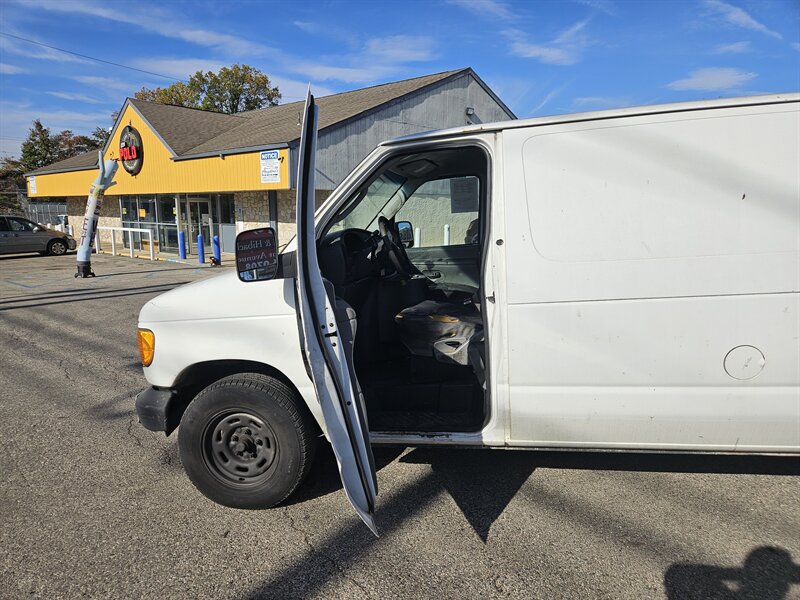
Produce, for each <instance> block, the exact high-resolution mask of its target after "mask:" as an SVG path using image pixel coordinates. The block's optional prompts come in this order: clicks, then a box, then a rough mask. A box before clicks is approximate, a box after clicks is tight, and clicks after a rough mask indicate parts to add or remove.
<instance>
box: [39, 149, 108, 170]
mask: <svg viewBox="0 0 800 600" xmlns="http://www.w3.org/2000/svg"><path fill="white" fill-rule="evenodd" d="M95 167H97V150H92V151H90V152H85V153H83V154H78V155H77V156H72V157H70V158H65V159H64V160H60V161H58V162H56V163H53V164H50V165H47V166H46V167H39V168H38V169H36V170H35V171H31V172H30V173H26V175H39V174H40V173H61V172H69V171H83V170H85V169H94V168H95Z"/></svg>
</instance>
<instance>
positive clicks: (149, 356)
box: [137, 329, 156, 367]
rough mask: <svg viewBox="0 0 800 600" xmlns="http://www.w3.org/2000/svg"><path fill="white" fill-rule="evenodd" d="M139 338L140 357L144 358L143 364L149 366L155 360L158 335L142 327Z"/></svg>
mask: <svg viewBox="0 0 800 600" xmlns="http://www.w3.org/2000/svg"><path fill="white" fill-rule="evenodd" d="M137 333H138V335H137V338H138V341H139V357H140V358H141V359H142V366H143V367H149V366H150V363H151V362H153V354H155V352H156V335H155V334H154V333H153V332H152V331H150V330H149V329H140V330H139V331H138V332H137Z"/></svg>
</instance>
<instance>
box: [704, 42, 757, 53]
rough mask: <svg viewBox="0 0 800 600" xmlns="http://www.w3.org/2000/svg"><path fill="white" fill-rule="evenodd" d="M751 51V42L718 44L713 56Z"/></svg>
mask: <svg viewBox="0 0 800 600" xmlns="http://www.w3.org/2000/svg"><path fill="white" fill-rule="evenodd" d="M751 50H752V48H751V47H750V42H734V43H732V44H718V45H716V46H714V50H712V54H743V53H745V52H750V51H751Z"/></svg>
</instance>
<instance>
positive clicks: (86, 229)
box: [75, 152, 117, 278]
mask: <svg viewBox="0 0 800 600" xmlns="http://www.w3.org/2000/svg"><path fill="white" fill-rule="evenodd" d="M97 162H98V164H99V165H100V173H98V174H97V178H96V179H95V180H94V183H92V187H90V188H89V198H88V199H87V200H86V214H85V215H84V217H83V226H82V227H81V239H80V242H79V243H78V272H77V273H75V277H83V278H86V277H94V272H93V271H92V247H93V246H94V236H95V233H96V232H97V222H98V220H99V219H100V209H101V208H102V206H103V196H104V195H105V193H106V190H107V189H108V188H110V187H111V186H112V185H114V182H113V179H114V175H115V174H116V173H117V161H115V160H107V161H103V153H102V152H98V153H97Z"/></svg>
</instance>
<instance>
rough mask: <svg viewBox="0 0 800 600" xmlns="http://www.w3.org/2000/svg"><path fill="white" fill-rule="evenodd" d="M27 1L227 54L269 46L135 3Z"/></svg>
mask: <svg viewBox="0 0 800 600" xmlns="http://www.w3.org/2000/svg"><path fill="white" fill-rule="evenodd" d="M27 5H28V6H34V7H36V8H40V9H43V10H47V11H51V12H61V13H69V14H73V15H74V14H81V15H87V16H90V17H96V18H99V19H106V20H108V21H113V22H116V23H125V24H126V25H133V26H135V27H139V28H141V29H144V30H146V31H150V32H152V33H157V34H158V35H161V36H164V37H168V38H173V39H179V40H184V41H186V42H190V43H193V44H197V45H200V46H205V47H209V48H214V49H216V50H219V51H220V52H224V53H226V54H228V55H247V56H253V55H264V54H266V53H268V52H269V51H270V50H271V48H269V47H268V46H265V45H264V44H259V43H256V42H250V41H248V40H245V39H243V38H241V37H240V36H236V35H230V34H227V33H220V32H217V31H211V30H208V29H198V28H196V27H194V26H193V25H192V24H191V23H190V22H188V21H186V20H185V19H183V18H182V17H183V15H181V14H178V13H174V12H170V11H166V10H164V9H160V8H158V7H153V6H149V7H147V8H146V9H135V8H134V6H135V5H128V6H126V9H125V10H119V7H114V6H106V5H103V4H95V3H93V2H87V1H85V0H71V1H70V2H63V1H62V0H28V1H27Z"/></svg>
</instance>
